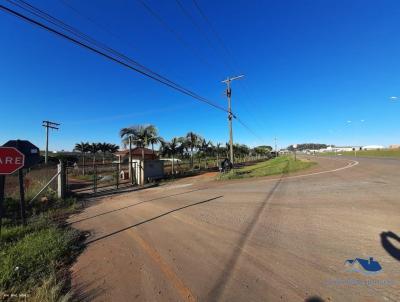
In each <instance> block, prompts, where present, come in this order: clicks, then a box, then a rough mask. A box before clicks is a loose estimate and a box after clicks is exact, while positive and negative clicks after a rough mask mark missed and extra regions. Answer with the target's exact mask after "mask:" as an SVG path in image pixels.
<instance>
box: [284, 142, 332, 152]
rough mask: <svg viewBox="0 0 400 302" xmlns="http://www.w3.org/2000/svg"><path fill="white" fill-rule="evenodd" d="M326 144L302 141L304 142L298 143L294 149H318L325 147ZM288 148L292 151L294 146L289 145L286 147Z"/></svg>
mask: <svg viewBox="0 0 400 302" xmlns="http://www.w3.org/2000/svg"><path fill="white" fill-rule="evenodd" d="M327 147H328V145H326V144H316V143H304V144H298V145H297V148H296V150H299V151H302V150H319V149H325V148H327ZM287 149H288V150H290V151H293V150H294V147H293V145H290V146H288V147H287Z"/></svg>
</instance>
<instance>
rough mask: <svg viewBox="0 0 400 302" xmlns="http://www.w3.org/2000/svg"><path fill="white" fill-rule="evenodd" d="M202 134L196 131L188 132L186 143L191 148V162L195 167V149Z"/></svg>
mask: <svg viewBox="0 0 400 302" xmlns="http://www.w3.org/2000/svg"><path fill="white" fill-rule="evenodd" d="M200 139H201V137H200V135H198V134H196V133H194V132H188V133H187V134H186V139H185V144H186V145H187V147H188V148H189V149H190V164H191V167H192V169H193V150H194V149H195V148H197V147H198V146H199V141H200Z"/></svg>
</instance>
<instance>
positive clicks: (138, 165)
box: [132, 159, 164, 185]
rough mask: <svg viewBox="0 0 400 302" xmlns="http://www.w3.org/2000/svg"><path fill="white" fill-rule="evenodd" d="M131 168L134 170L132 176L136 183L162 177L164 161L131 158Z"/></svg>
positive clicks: (139, 183) (141, 183)
mask: <svg viewBox="0 0 400 302" xmlns="http://www.w3.org/2000/svg"><path fill="white" fill-rule="evenodd" d="M132 168H133V170H134V175H135V176H134V177H135V179H136V182H137V184H138V185H144V184H145V183H147V182H149V181H151V180H156V179H160V178H163V177H164V161H162V160H158V159H155V160H145V161H142V160H139V159H133V160H132Z"/></svg>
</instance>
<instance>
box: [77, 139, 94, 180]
mask: <svg viewBox="0 0 400 302" xmlns="http://www.w3.org/2000/svg"><path fill="white" fill-rule="evenodd" d="M89 146H90V145H89V143H87V142H86V143H84V142H80V143H78V144H75V148H74V150H75V151H78V152H81V153H82V164H83V168H82V173H83V175H85V157H86V152H89Z"/></svg>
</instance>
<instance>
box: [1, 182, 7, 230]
mask: <svg viewBox="0 0 400 302" xmlns="http://www.w3.org/2000/svg"><path fill="white" fill-rule="evenodd" d="M5 180H6V177H5V176H4V175H0V234H1V224H2V220H3V202H4V185H5Z"/></svg>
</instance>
